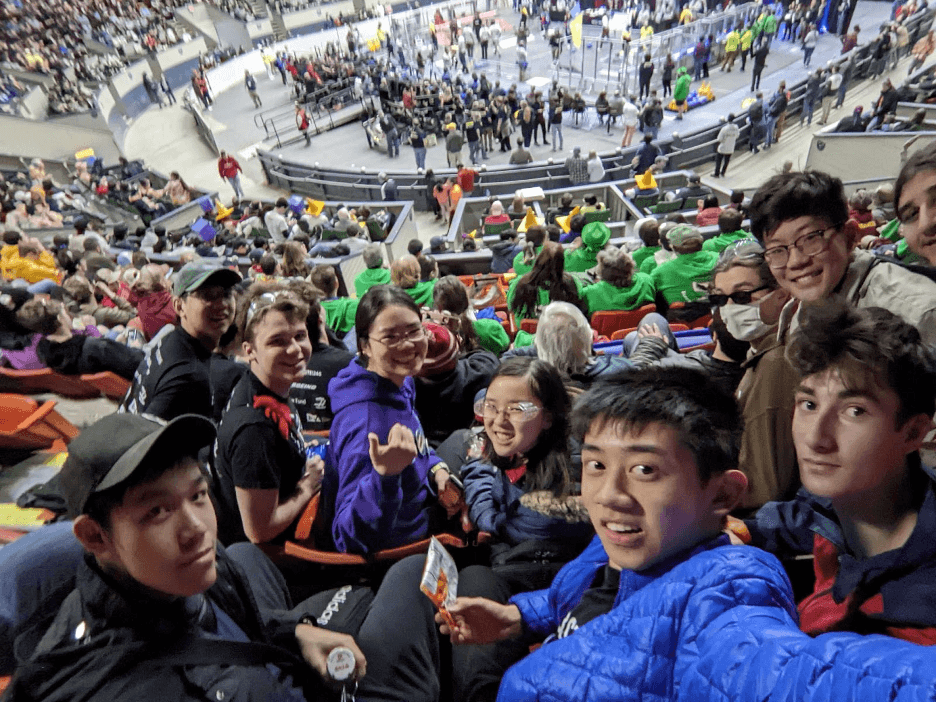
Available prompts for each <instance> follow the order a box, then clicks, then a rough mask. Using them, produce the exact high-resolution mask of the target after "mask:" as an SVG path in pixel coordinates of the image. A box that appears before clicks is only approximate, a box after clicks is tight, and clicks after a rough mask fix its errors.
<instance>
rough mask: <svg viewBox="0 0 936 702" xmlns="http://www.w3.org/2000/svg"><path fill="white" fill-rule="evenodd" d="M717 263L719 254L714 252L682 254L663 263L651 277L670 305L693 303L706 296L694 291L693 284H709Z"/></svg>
mask: <svg viewBox="0 0 936 702" xmlns="http://www.w3.org/2000/svg"><path fill="white" fill-rule="evenodd" d="M717 261H718V254H717V253H715V252H714V251H704V250H703V251H696V252H695V253H691V254H682V255H681V256H677V257H676V258H674V259H673V260H672V261H667V262H666V263H661V264H660V265H659V266H657V267H656V269H655V270H654V271H653V273H652V274H651V275H650V277H651V278H652V279H653V285H654V287H655V288H656V290H657V292H658V293H660V294H662V295H663V299H665V300H666V302H667V303H668V304H672V303H674V302H692V301H693V300H698V299H699V298H700V297H702V296H703V295H704V293H702V292H699V291H697V290H694V289H693V283H707V282H708V280H709V278H711V277H712V269H713V268H714V267H715V263H716V262H717Z"/></svg>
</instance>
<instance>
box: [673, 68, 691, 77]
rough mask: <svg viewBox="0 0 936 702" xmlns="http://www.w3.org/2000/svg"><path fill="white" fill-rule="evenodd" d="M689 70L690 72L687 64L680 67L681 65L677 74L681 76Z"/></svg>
mask: <svg viewBox="0 0 936 702" xmlns="http://www.w3.org/2000/svg"><path fill="white" fill-rule="evenodd" d="M688 72H689V69H688V68H686V67H685V66H680V67H679V70H678V71H676V76H677V77H679V76H681V75H683V74H685V73H688Z"/></svg>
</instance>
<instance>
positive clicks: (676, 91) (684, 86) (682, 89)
mask: <svg viewBox="0 0 936 702" xmlns="http://www.w3.org/2000/svg"><path fill="white" fill-rule="evenodd" d="M691 83H692V78H691V77H690V75H689V69H688V68H686V67H685V66H681V67H680V69H679V70H678V71H676V86H675V87H674V88H673V101H674V102H675V103H676V119H682V116H683V112H685V111H686V99H687V98H688V97H689V85H690V84H691Z"/></svg>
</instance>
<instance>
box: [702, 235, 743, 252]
mask: <svg viewBox="0 0 936 702" xmlns="http://www.w3.org/2000/svg"><path fill="white" fill-rule="evenodd" d="M742 239H751V240H752V241H753V237H752V236H751V235H750V234H748V233H747V232H746V231H744V230H743V229H739V230H738V231H736V232H731V233H729V234H719V235H718V236H716V237H713V238H712V239H709V240H708V241H706V242H705V243H704V244H702V250H703V251H714V252H715V253H719V254H720V253H721V252H722V251H724V250H725V249H727V248H728V247H729V246H731V245H732V244H733V243H735V242H736V241H741V240H742Z"/></svg>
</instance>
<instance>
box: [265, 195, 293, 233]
mask: <svg viewBox="0 0 936 702" xmlns="http://www.w3.org/2000/svg"><path fill="white" fill-rule="evenodd" d="M288 209H289V201H288V200H287V199H286V198H285V197H281V198H279V199H278V200H277V201H276V204H275V206H274V207H273V209H272V210H270V211H269V212H267V213H266V214H265V215H263V223H264V225H266V228H267V231H268V232H270V239H272V240H273V243H274V244H282V243H283V242H285V241H286V235H287V232H288V231H289V222H288V221H287V220H286V211H287V210H288Z"/></svg>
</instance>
